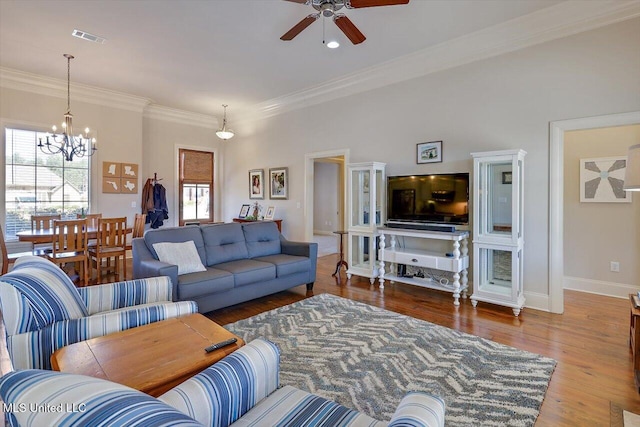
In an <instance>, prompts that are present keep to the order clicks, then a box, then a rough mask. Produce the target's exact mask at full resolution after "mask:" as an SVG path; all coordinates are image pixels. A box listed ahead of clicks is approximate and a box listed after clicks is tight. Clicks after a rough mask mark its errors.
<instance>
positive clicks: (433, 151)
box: [416, 141, 442, 164]
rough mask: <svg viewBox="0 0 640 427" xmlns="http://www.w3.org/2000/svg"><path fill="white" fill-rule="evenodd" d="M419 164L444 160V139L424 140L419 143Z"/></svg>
mask: <svg viewBox="0 0 640 427" xmlns="http://www.w3.org/2000/svg"><path fill="white" fill-rule="evenodd" d="M417 150H418V153H417V155H418V157H417V159H416V161H417V163H418V164H421V163H440V162H442V141H432V142H422V143H420V144H417Z"/></svg>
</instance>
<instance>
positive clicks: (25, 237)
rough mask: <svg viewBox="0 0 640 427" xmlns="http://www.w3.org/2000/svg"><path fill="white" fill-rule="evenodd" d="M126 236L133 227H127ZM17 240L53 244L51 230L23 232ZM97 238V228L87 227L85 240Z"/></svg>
mask: <svg viewBox="0 0 640 427" xmlns="http://www.w3.org/2000/svg"><path fill="white" fill-rule="evenodd" d="M126 233H127V234H131V233H133V227H127V229H126ZM16 236H18V240H19V241H21V242H31V243H33V244H34V245H37V244H41V243H53V228H49V229H46V230H24V231H18V232H17V233H16ZM97 238H98V228H97V227H89V228H88V229H87V239H89V240H94V239H97Z"/></svg>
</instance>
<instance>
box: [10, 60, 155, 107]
mask: <svg viewBox="0 0 640 427" xmlns="http://www.w3.org/2000/svg"><path fill="white" fill-rule="evenodd" d="M0 87H3V88H7V89H15V90H21V91H24V92H30V93H35V94H38V95H45V96H53V97H56V98H63V99H66V98H67V81H66V80H59V79H54V78H51V77H46V76H41V75H38V74H32V73H27V72H24V71H18V70H13V69H10V68H5V67H0ZM71 91H72V92H73V98H74V100H75V101H81V102H86V103H89V104H96V105H102V106H107V107H113V108H119V109H123V110H129V111H135V112H138V113H142V111H143V110H144V108H145V107H146V106H147V105H149V103H150V102H151V100H150V99H147V98H143V97H140V96H134V95H129V94H126V93H123V92H116V91H112V90H108V89H102V88H97V87H93V86H88V85H83V84H78V83H71Z"/></svg>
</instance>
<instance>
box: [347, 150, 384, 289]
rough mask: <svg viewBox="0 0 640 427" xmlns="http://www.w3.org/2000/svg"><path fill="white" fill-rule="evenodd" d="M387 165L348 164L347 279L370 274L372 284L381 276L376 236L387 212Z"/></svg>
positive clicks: (373, 163) (378, 163) (376, 163)
mask: <svg viewBox="0 0 640 427" xmlns="http://www.w3.org/2000/svg"><path fill="white" fill-rule="evenodd" d="M385 167H386V165H385V163H380V162H366V163H351V164H349V165H348V179H347V180H348V183H347V186H348V206H349V224H348V232H349V239H348V244H347V246H348V249H347V250H348V256H347V263H348V264H349V266H348V268H347V278H348V279H350V278H351V276H352V275H356V276H362V277H368V278H369V281H370V282H371V283H372V284H373V283H374V282H375V278H376V277H377V276H378V261H377V256H376V250H377V240H376V238H377V237H378V236H379V233H378V228H379V227H381V226H382V224H383V223H384V220H385V214H386V209H385V206H386V177H385Z"/></svg>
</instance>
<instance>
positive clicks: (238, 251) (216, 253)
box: [201, 222, 249, 266]
mask: <svg viewBox="0 0 640 427" xmlns="http://www.w3.org/2000/svg"><path fill="white" fill-rule="evenodd" d="M201 230H202V238H203V239H204V245H205V248H206V251H207V265H208V266H214V265H216V264H220V263H223V262H229V261H235V260H238V259H245V258H249V252H247V244H246V243H245V241H244V233H243V232H242V226H241V225H240V224H238V223H236V222H232V223H228V224H212V225H206V226H202V227H201Z"/></svg>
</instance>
